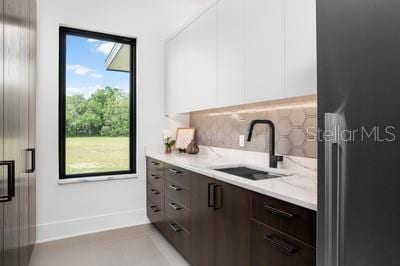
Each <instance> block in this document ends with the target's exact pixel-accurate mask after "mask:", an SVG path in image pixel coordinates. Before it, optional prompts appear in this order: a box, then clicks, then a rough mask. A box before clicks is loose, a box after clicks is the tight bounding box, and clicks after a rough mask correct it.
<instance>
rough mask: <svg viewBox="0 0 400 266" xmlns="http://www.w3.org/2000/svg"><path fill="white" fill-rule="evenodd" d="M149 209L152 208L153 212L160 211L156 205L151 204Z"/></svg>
mask: <svg viewBox="0 0 400 266" xmlns="http://www.w3.org/2000/svg"><path fill="white" fill-rule="evenodd" d="M150 209H152V210H153V212H159V211H160V209H159V208H157V206H156V205H152V206H150Z"/></svg>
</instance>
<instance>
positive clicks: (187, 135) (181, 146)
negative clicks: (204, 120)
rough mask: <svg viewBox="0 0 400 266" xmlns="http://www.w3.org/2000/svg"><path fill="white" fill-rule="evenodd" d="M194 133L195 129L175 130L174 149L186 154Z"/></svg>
mask: <svg viewBox="0 0 400 266" xmlns="http://www.w3.org/2000/svg"><path fill="white" fill-rule="evenodd" d="M195 132H196V129H195V128H178V129H177V130H176V143H175V149H178V150H179V152H186V148H187V146H188V145H189V143H190V142H191V141H192V140H193V139H194V136H195Z"/></svg>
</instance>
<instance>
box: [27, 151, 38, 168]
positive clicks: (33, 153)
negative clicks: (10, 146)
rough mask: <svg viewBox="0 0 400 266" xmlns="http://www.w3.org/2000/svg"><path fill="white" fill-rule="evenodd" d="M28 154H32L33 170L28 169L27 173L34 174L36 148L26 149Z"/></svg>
mask: <svg viewBox="0 0 400 266" xmlns="http://www.w3.org/2000/svg"><path fill="white" fill-rule="evenodd" d="M26 152H30V153H31V168H29V169H26V172H27V173H34V172H35V171H36V149H35V148H29V149H26Z"/></svg>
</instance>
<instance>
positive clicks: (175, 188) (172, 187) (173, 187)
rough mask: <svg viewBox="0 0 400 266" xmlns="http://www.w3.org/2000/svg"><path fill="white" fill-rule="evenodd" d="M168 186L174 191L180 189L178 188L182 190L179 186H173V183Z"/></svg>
mask: <svg viewBox="0 0 400 266" xmlns="http://www.w3.org/2000/svg"><path fill="white" fill-rule="evenodd" d="M168 187H169V188H171V189H173V190H175V191H180V190H182V189H181V188H180V187H178V186H175V185H169V186H168Z"/></svg>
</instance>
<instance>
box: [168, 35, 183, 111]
mask: <svg viewBox="0 0 400 266" xmlns="http://www.w3.org/2000/svg"><path fill="white" fill-rule="evenodd" d="M165 53H166V58H165V60H166V61H165V67H166V73H165V74H166V80H165V81H166V91H165V99H166V102H165V105H166V114H173V113H181V112H184V111H185V109H186V108H187V106H185V105H186V102H185V101H183V100H182V99H183V97H184V95H185V92H186V88H187V83H188V81H187V75H186V74H187V39H186V34H185V32H182V33H181V34H179V35H177V36H175V37H174V38H173V39H172V40H170V41H168V43H167V44H166V46H165Z"/></svg>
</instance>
